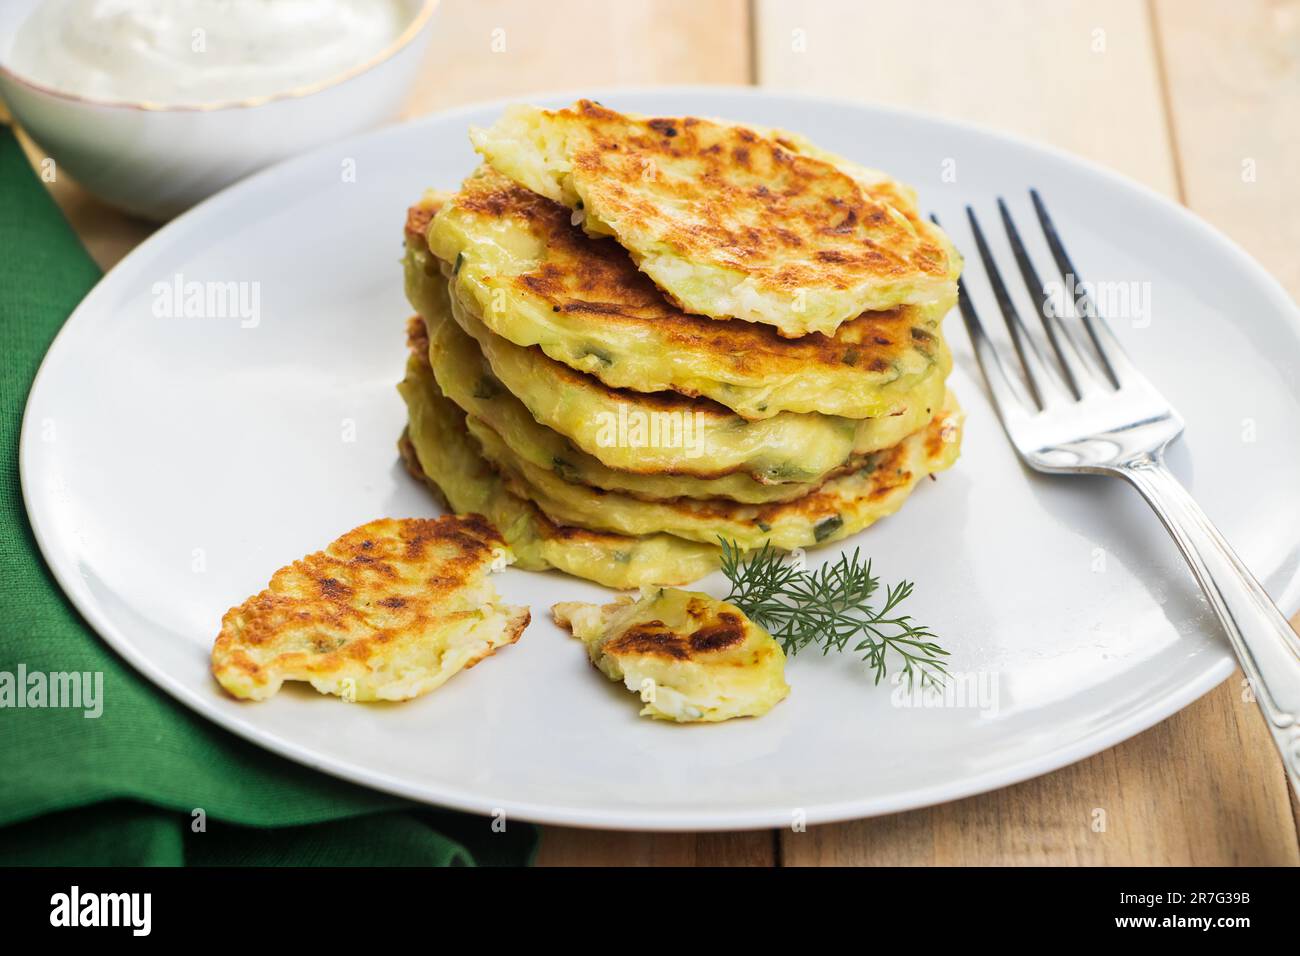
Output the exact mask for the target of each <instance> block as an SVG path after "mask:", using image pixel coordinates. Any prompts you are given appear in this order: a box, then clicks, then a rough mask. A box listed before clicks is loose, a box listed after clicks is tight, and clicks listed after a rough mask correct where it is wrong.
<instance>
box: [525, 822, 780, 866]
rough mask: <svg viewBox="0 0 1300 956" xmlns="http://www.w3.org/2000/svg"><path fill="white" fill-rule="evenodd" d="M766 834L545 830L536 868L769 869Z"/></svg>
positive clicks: (770, 841) (771, 848)
mask: <svg viewBox="0 0 1300 956" xmlns="http://www.w3.org/2000/svg"><path fill="white" fill-rule="evenodd" d="M774 839H775V838H774V836H773V834H772V832H771V831H770V830H758V831H753V832H743V833H631V832H621V831H617V832H616V831H601V830H574V829H569V828H566V827H545V828H543V830H542V845H541V849H540V850H539V851H538V854H537V864H538V865H539V866H772V865H773V863H774V862H775V849H776V844H775V842H774Z"/></svg>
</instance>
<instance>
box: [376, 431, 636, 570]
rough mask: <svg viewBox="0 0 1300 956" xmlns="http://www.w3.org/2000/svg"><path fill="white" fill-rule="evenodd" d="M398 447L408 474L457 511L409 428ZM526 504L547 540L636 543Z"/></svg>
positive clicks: (610, 544) (614, 544)
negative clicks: (426, 467)
mask: <svg viewBox="0 0 1300 956" xmlns="http://www.w3.org/2000/svg"><path fill="white" fill-rule="evenodd" d="M397 450H398V453H399V454H400V455H401V457H402V464H403V465H404V466H405V467H406V471H407V474H409V475H410V476H411V477H412V478H414V479H415V480H416V481H418V482H420V483H421V484H423V485H424V486H425V487H427V488H428V489H429V491H430V492H432V494H433V496H434V498H435V499H436V500H437V502H438V504H439V505H440V506H441V507H442V508H443V509H444V510H445V511H448V512H455V510H456V509H455V508H453V507H452V506H451V502H450V501H448V500H447V495H446V493H445V492H444V491H443V490H442V489H441V488H439V487H438V483H437V482H436V481H434V480H433V479H432V478H430V477H429V476H428V474H426V473H425V471H424V468H423V466H421V464H420V456H419V453H417V452H416V450H415V445H414V444H413V443H412V442H411V438H410V435H409V433H408V430H406V429H403V431H402V436H401V438H399V439H398V441H397ZM483 467H484V468H485V469H487V470H489V471H492V472H495V469H494V468H492V466H491V465H490V464H489V463H488V462H487V461H484V462H483ZM523 504H524V506H525V507H527V508H528V510H529V512H530V513H531V517H532V520H533V523H534V527H535V528H536V530H537V536H538V537H539V538H542V539H543V540H546V541H565V542H569V543H572V544H584V543H585V544H591V545H600V546H602V547H613V548H618V547H620V546H624V545H627V544H630V543H632V542H634V541H635V540H636V539H635V538H632V537H629V536H628V535H620V534H612V533H609V532H603V531H591V530H589V529H587V528H578V527H575V526H573V525H563V524H556V523H555V522H554V521H552V520H551V519H550V518H548V517H547V516H546V515H545V514H544V513H543V512H542V510H541V509H540V508H538V507H537V505H535V504H533V503H532V502H531V501H529V500H528V499H527V498H524V499H523Z"/></svg>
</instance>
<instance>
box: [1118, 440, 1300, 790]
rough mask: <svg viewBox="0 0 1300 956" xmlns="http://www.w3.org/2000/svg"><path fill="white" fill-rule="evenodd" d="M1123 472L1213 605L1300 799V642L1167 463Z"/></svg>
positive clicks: (1145, 461)
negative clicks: (1145, 502) (1144, 499)
mask: <svg viewBox="0 0 1300 956" xmlns="http://www.w3.org/2000/svg"><path fill="white" fill-rule="evenodd" d="M1119 471H1120V474H1121V475H1122V476H1123V477H1124V478H1126V479H1127V480H1128V481H1129V482H1130V483H1132V484H1133V485H1134V486H1135V487H1136V488H1137V490H1138V491H1140V492H1141V493H1142V496H1143V497H1144V498H1146V500H1147V503H1148V504H1149V505H1151V508H1152V509H1153V510H1154V511H1155V513H1156V514H1157V515H1158V516H1159V517H1160V520H1161V522H1162V523H1163V524H1164V526H1165V528H1166V529H1168V531H1169V533H1170V534H1171V535H1172V536H1173V539H1174V541H1175V542H1177V544H1178V549H1179V550H1180V551H1182V553H1183V557H1184V558H1186V559H1187V563H1188V564H1189V565H1190V566H1191V569H1192V573H1193V574H1194V575H1196V580H1197V581H1198V582H1199V583H1200V585H1201V589H1202V590H1203V591H1204V592H1205V596H1206V597H1207V598H1209V600H1210V604H1211V605H1213V606H1214V610H1215V613H1217V614H1218V615H1219V620H1220V621H1221V622H1222V623H1223V629H1224V630H1225V631H1226V632H1227V634H1228V640H1229V641H1231V642H1232V649H1233V650H1234V651H1236V653H1237V659H1238V660H1239V661H1240V662H1241V669H1242V670H1243V671H1245V673H1246V678H1247V680H1248V681H1249V682H1250V687H1251V689H1252V690H1253V691H1254V694H1255V699H1256V701H1258V703H1259V708H1260V710H1262V711H1263V712H1264V717H1265V719H1266V720H1267V721H1268V729H1269V731H1270V732H1271V733H1272V734H1273V741H1274V742H1275V743H1276V744H1277V748H1278V750H1279V751H1280V752H1281V754H1282V765H1283V766H1284V767H1285V768H1286V775H1287V779H1288V780H1290V781H1291V787H1292V789H1293V790H1294V791H1295V792H1296V793H1297V794H1300V637H1297V635H1296V632H1295V631H1294V630H1293V629H1292V627H1291V625H1290V624H1289V623H1288V622H1287V619H1286V618H1285V617H1284V616H1283V615H1282V612H1281V611H1280V610H1278V607H1277V605H1276V604H1274V603H1273V602H1272V600H1270V598H1269V596H1268V594H1267V593H1266V592H1265V591H1264V589H1263V588H1262V587H1261V586H1260V583H1259V582H1258V581H1256V580H1255V577H1254V575H1252V574H1251V573H1250V571H1249V570H1247V568H1246V566H1245V565H1244V564H1242V563H1241V559H1240V558H1238V557H1237V555H1236V553H1235V552H1234V551H1233V550H1232V548H1231V547H1229V545H1228V542H1227V541H1225V540H1224V539H1223V535H1221V534H1220V533H1219V531H1218V529H1217V528H1215V527H1214V525H1213V524H1212V523H1211V522H1210V519H1209V518H1207V517H1206V516H1205V512H1204V511H1202V510H1201V507H1200V505H1198V504H1197V503H1196V501H1195V499H1193V498H1192V496H1191V494H1190V493H1189V492H1188V491H1187V489H1186V488H1184V487H1183V486H1182V484H1181V483H1180V482H1179V481H1178V479H1177V478H1175V477H1174V474H1173V472H1171V471H1170V470H1169V468H1168V467H1167V466H1166V465H1165V463H1164V461H1163V460H1161V459H1160V458H1159V457H1154V456H1144V457H1142V458H1139V459H1137V460H1136V461H1133V462H1130V463H1129V464H1127V465H1125V466H1123V467H1121V468H1120V469H1119Z"/></svg>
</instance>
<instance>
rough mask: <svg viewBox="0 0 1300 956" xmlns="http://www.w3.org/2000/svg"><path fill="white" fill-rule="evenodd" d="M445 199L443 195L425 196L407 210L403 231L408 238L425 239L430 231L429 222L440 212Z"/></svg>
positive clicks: (421, 240)
mask: <svg viewBox="0 0 1300 956" xmlns="http://www.w3.org/2000/svg"><path fill="white" fill-rule="evenodd" d="M444 201H445V200H444V199H443V197H442V196H437V195H434V196H424V197H422V198H421V199H420V201H419V202H417V203H416V204H415V205H414V206H411V207H410V208H408V209H407V210H406V228H405V229H404V230H403V231H404V232H405V234H406V238H407V239H408V240H418V241H420V242H423V241H424V237H425V235H426V234H427V233H428V231H429V223H431V222H432V221H433V217H434V216H436V215H437V214H438V210H439V209H441V208H442V205H443V202H444Z"/></svg>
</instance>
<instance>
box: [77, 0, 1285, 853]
mask: <svg viewBox="0 0 1300 956" xmlns="http://www.w3.org/2000/svg"><path fill="white" fill-rule="evenodd" d="M437 16H438V18H439V23H438V26H437V37H436V39H435V40H434V44H433V48H432V49H431V50H430V53H429V57H428V59H427V61H426V70H425V73H424V80H423V82H422V84H421V85H420V88H419V89H418V90H417V91H416V92H415V93H414V94H413V96H412V100H411V103H410V107H409V110H408V112H409V114H410V115H418V114H421V113H425V112H428V111H430V110H437V109H442V108H444V107H448V106H452V105H455V104H459V103H464V102H469V101H472V100H480V99H487V98H492V97H499V96H520V97H526V96H527V94H529V93H535V92H538V91H545V90H578V89H582V88H590V87H597V86H608V85H612V84H654V83H730V84H758V85H760V86H765V87H771V88H773V89H782V90H803V91H810V92H818V93H827V94H833V95H836V96H841V97H850V98H855V99H861V100H866V101H870V102H873V103H883V104H889V105H897V106H905V107H913V108H916V109H920V110H926V111H929V112H933V113H937V114H941V115H947V116H953V117H960V118H961V119H964V120H968V121H972V122H975V123H980V124H984V125H987V126H990V127H994V128H999V129H1004V130H1009V131H1012V132H1015V133H1020V134H1023V135H1025V136H1029V137H1032V138H1034V139H1038V140H1042V141H1045V142H1049V143H1052V144H1055V145H1056V146H1059V147H1062V148H1064V149H1067V150H1070V151H1072V152H1075V153H1078V154H1080V155H1083V156H1086V157H1088V158H1090V159H1093V160H1096V161H1098V162H1101V163H1103V164H1105V165H1107V166H1110V167H1112V168H1114V169H1116V170H1118V171H1119V172H1121V173H1124V174H1125V175H1127V176H1130V177H1132V178H1134V179H1136V180H1138V181H1140V182H1143V183H1145V184H1147V185H1148V186H1151V187H1152V188H1154V189H1157V190H1159V191H1160V192H1163V193H1165V194H1166V195H1168V196H1170V197H1173V198H1175V199H1177V200H1178V201H1180V202H1182V203H1183V204H1185V205H1186V206H1188V207H1189V208H1191V209H1192V210H1194V211H1195V212H1196V213H1198V214H1199V215H1201V216H1203V217H1204V218H1206V219H1208V220H1209V221H1210V222H1212V223H1214V224H1215V225H1216V226H1218V227H1219V228H1220V229H1222V230H1223V231H1224V232H1226V233H1227V234H1228V235H1230V236H1232V237H1233V238H1234V239H1236V240H1237V241H1238V242H1239V243H1241V244H1242V245H1243V246H1244V247H1245V248H1246V249H1247V250H1248V251H1249V252H1250V253H1252V254H1253V255H1254V256H1255V257H1257V258H1258V259H1259V260H1260V261H1261V262H1262V263H1263V264H1264V265H1265V267H1267V268H1268V269H1270V270H1271V271H1272V272H1273V274H1274V275H1275V276H1277V277H1278V278H1279V279H1280V280H1281V281H1282V283H1283V284H1284V285H1285V286H1286V287H1287V288H1288V289H1289V290H1290V292H1291V293H1292V295H1300V258H1298V257H1297V256H1296V249H1297V248H1300V177H1297V176H1296V168H1295V167H1296V163H1297V160H1300V122H1298V121H1297V118H1298V117H1300V3H1297V2H1268V0H1250V2H1237V3H1222V2H1216V0H1151V2H1146V0H1088V2H1066V0H1049V2H1044V0H996V2H994V0H988V2H982V0H898V2H891V0H866V2H862V0H859V2H851V0H843V2H840V0H754V2H746V0H620V2H607V3H593V2H584V0H548V2H546V3H541V2H529V0H512V2H506V0H493V2H487V0H443V4H442V8H441V9H440V10H439V12H438V14H437ZM917 185H919V186H920V187H921V188H922V190H924V188H925V184H924V183H919V184H917ZM53 188H54V192H55V195H56V196H57V197H58V199H59V201H60V202H61V203H62V204H63V206H64V208H65V209H66V210H67V212H68V214H69V217H70V218H71V219H72V221H73V223H74V224H75V225H76V227H77V228H78V230H79V231H80V233H81V235H82V236H83V237H84V239H85V241H86V243H87V245H88V246H89V248H90V250H91V252H92V253H93V254H94V255H95V257H96V258H97V259H98V260H99V261H100V262H101V264H103V265H104V266H105V267H107V266H109V265H111V264H112V263H114V262H116V261H117V260H118V259H119V258H120V257H121V256H122V255H123V254H124V253H125V252H126V251H127V250H129V249H130V248H131V247H132V246H134V245H135V244H136V243H137V242H139V241H140V240H141V239H143V238H144V237H145V236H146V235H147V234H148V233H149V232H150V231H151V229H150V227H149V226H147V225H145V224H143V223H139V222H135V221H132V220H129V219H127V218H125V217H123V216H121V215H119V214H117V213H114V212H113V211H111V210H108V209H106V208H105V207H103V206H102V205H100V204H99V203H97V202H95V201H94V200H93V199H91V198H89V197H88V196H86V195H85V194H84V193H83V192H81V191H80V190H79V189H78V188H77V187H76V186H75V185H74V184H71V183H67V182H61V183H57V184H55V185H54V187H53ZM1243 690H1244V682H1243V680H1242V678H1241V675H1240V674H1237V675H1235V676H1234V677H1233V678H1231V679H1230V680H1228V681H1227V682H1226V683H1224V684H1223V685H1221V686H1220V687H1218V688H1217V689H1215V690H1214V691H1212V692H1211V693H1209V694H1207V695H1206V696H1205V697H1203V698H1202V699H1201V700H1199V701H1197V702H1196V703H1195V704H1193V705H1192V706H1190V707H1188V708H1187V709H1186V710H1184V711H1183V712H1182V713H1180V714H1177V715H1176V716H1174V717H1171V718H1170V719H1169V720H1166V721H1165V722H1164V723H1162V724H1160V725H1159V726H1157V727H1154V728H1152V729H1151V730H1149V731H1147V732H1146V733H1144V734H1142V735H1141V736H1139V737H1136V738H1134V739H1133V740H1130V741H1128V742H1126V743H1124V744H1121V745H1120V746H1117V747H1114V748H1112V749H1110V750H1107V751H1105V752H1104V753H1101V754H1099V755H1097V756H1096V757H1093V758H1092V759H1090V760H1085V761H1083V762H1082V763H1078V764H1075V765H1074V766H1072V767H1068V768H1066V769H1064V770H1060V771H1057V772H1056V773H1053V774H1050V775H1048V776H1046V777H1041V778H1039V779H1037V780H1032V781H1029V782H1028V783H1023V784H1020V785H1018V786H1014V787H1009V788H1007V789H1005V790H1001V791H998V792H996V793H990V794H986V795H983V796H979V797H972V798H970V799H967V800H961V801H958V802H956V803H950V804H946V805H943V806H939V807H933V808H930V809H926V810H918V811H914V812H911V813H904V814H897V815H895V816H890V817H883V818H878V819H873V820H862V821H858V822H854V823H846V824H839V825H834V826H823V827H814V828H811V829H810V830H808V832H806V833H794V832H786V831H760V832H748V833H714V834H644V833H612V832H596V831H582V830H571V829H562V828H556V827H548V828H546V831H545V836H544V839H543V843H542V850H541V857H540V861H541V862H542V863H544V864H634V865H650V864H697V863H698V864H742V865H756V866H771V865H774V864H775V865H802V864H967V863H982V864H1012V863H1036V864H1070V863H1109V864H1116V863H1129V864H1243V863H1251V864H1292V865H1295V864H1297V863H1300V845H1298V841H1297V820H1298V818H1300V808H1297V806H1296V805H1295V803H1293V801H1292V798H1291V795H1290V794H1289V792H1288V789H1287V786H1286V783H1285V780H1284V778H1283V774H1282V769H1281V766H1280V763H1279V761H1278V759H1277V757H1276V756H1275V755H1274V752H1273V748H1272V744H1271V742H1270V740H1269V737H1268V734H1267V731H1266V729H1265V727H1264V724H1263V720H1262V718H1261V717H1260V715H1259V713H1258V711H1257V710H1256V708H1255V706H1254V705H1253V704H1251V703H1249V702H1247V701H1246V699H1245V696H1244V694H1243ZM1096 809H1102V810H1104V811H1105V819H1106V827H1105V829H1104V830H1103V831H1101V832H1098V831H1097V830H1095V829H1094V826H1093V822H1094V820H1095V819H1096V816H1095V815H1094V810H1096Z"/></svg>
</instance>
